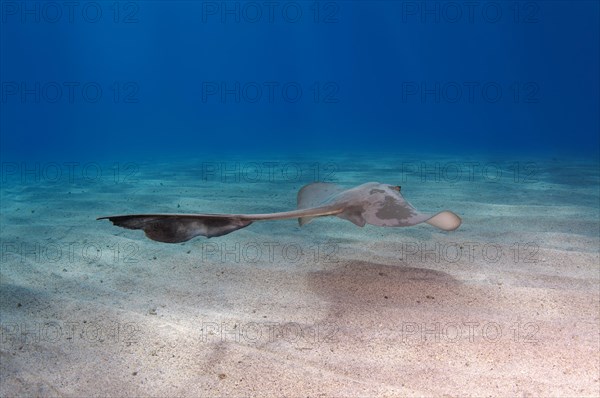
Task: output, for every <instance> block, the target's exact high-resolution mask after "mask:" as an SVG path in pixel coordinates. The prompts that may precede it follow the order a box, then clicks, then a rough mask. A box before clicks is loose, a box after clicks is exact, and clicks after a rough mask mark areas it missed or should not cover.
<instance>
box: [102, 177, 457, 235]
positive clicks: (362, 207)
mask: <svg viewBox="0 0 600 398" xmlns="http://www.w3.org/2000/svg"><path fill="white" fill-rule="evenodd" d="M323 216H337V217H339V218H343V219H345V220H348V221H351V222H353V223H354V224H356V225H358V226H360V227H363V226H364V225H365V224H371V225H377V226H380V227H406V226H411V225H416V224H420V223H423V222H426V223H428V224H430V225H433V226H435V227H437V228H439V229H442V230H445V231H452V230H455V229H456V228H458V227H459V226H460V224H461V220H460V218H459V217H458V216H457V215H456V214H454V213H452V212H451V211H442V212H439V213H437V214H434V215H429V214H423V213H420V212H419V211H418V210H417V209H415V208H414V207H413V206H412V205H411V204H410V203H409V202H407V201H406V200H405V199H404V197H403V196H402V194H401V193H400V187H398V186H394V185H386V184H380V183H378V182H368V183H366V184H362V185H359V186H357V187H355V188H351V189H344V188H342V187H340V186H339V185H336V184H331V183H323V182H317V183H313V184H308V185H306V186H304V187H302V189H300V191H299V192H298V209H297V210H292V211H285V212H279V213H266V214H130V215H121V216H108V217H100V218H98V219H99V220H101V219H109V220H110V221H112V223H113V224H114V225H117V226H119V227H123V228H128V229H141V230H143V231H144V232H145V233H146V236H147V237H148V238H150V239H153V240H156V241H159V242H166V243H179V242H185V241H188V240H190V239H192V238H194V237H196V236H206V237H208V238H211V237H215V236H222V235H226V234H228V233H230V232H233V231H236V230H238V229H241V228H244V227H247V226H248V225H250V224H252V223H253V222H255V221H266V220H285V219H290V218H297V219H298V222H299V223H300V225H301V226H302V225H305V224H307V223H309V222H310V221H311V220H312V219H314V218H315V217H323Z"/></svg>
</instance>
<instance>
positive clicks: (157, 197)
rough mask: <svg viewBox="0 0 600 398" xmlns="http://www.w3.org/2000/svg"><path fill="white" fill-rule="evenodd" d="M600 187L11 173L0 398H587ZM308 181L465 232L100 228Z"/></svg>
mask: <svg viewBox="0 0 600 398" xmlns="http://www.w3.org/2000/svg"><path fill="white" fill-rule="evenodd" d="M265 163H268V164H265ZM57 165H58V166H57ZM115 166H118V167H119V171H118V172H116V174H115V170H116V169H115ZM223 166H225V168H226V169H227V173H225V174H224V175H222V174H221V173H220V170H221V168H222V167H223ZM423 166H424V167H425V169H424V170H423V173H421V172H420V170H419V168H421V167H423ZM438 166H439V168H438ZM37 167H39V169H36V168H37ZM84 167H85V172H84ZM598 169H599V165H598V163H597V161H593V160H585V159H567V158H551V157H547V158H527V157H515V158H510V157H508V156H497V157H487V158H483V157H475V156H464V157H460V158H450V157H443V156H439V157H436V156H427V157H424V156H417V155H404V154H396V155H386V156H384V155H381V154H373V155H372V156H366V155H364V156H362V157H360V158H356V157H352V156H322V157H320V158H315V157H312V158H310V157H301V156H298V157H296V158H290V157H288V158H277V157H273V156H266V157H264V158H261V157H256V158H252V159H250V158H246V159H243V158H233V157H231V158H227V159H224V158H217V157H210V156H205V157H198V158H195V159H191V158H190V159H186V160H180V159H164V160H154V161H145V162H131V161H120V162H118V163H117V164H116V165H115V164H113V163H110V162H108V163H106V162H104V163H103V162H79V163H78V165H74V166H67V165H65V164H64V162H37V163H36V162H35V161H34V162H25V163H20V162H16V163H5V164H3V175H2V191H1V210H2V211H1V218H0V222H1V226H2V230H1V238H2V242H1V245H2V246H1V249H2V253H1V254H2V263H1V265H2V267H1V281H0V283H1V284H0V299H1V300H0V310H1V318H0V322H1V330H2V336H1V338H2V340H1V345H0V360H1V363H0V375H1V381H0V396H3V397H8V396H73V397H75V396H77V397H80V396H570V397H572V396H600V382H599V374H600V364H599V361H600V343H599V339H600V334H599V329H600V326H599V324H600V305H599V302H600V297H599V295H600V293H599V289H600V286H599V285H600V284H599V278H600V270H599V263H600V261H599V245H600V242H599V225H600V224H599V187H600V176H599V171H598ZM26 170H29V171H28V172H25V173H22V172H24V171H26ZM32 170H33V171H32ZM57 170H61V171H60V172H61V174H60V175H58V174H57ZM98 170H100V171H101V172H102V175H101V176H97V171H98ZM71 171H73V173H71ZM258 171H260V173H259V172H258ZM315 179H319V180H324V181H329V182H332V181H333V182H337V183H339V184H342V185H345V186H348V187H351V186H353V185H358V184H361V183H364V182H368V181H379V182H385V183H390V184H394V185H402V193H403V195H404V197H405V198H406V199H407V200H409V201H410V202H411V203H412V204H413V205H414V206H415V207H417V208H418V209H420V210H421V211H427V212H435V211H439V210H442V209H449V210H452V211H454V212H456V213H458V214H459V215H460V216H461V217H462V219H463V225H462V226H461V227H460V228H459V229H458V230H457V231H455V232H452V233H446V232H440V231H437V230H436V229H434V228H433V227H431V226H429V225H420V226H416V227H411V228H378V227H374V226H366V227H364V228H359V227H356V226H355V225H353V224H351V223H349V222H348V221H345V220H341V219H338V218H322V219H317V220H315V221H313V222H312V223H311V224H309V225H306V226H304V227H302V228H300V227H299V226H298V224H297V222H295V221H294V220H288V221H273V222H263V223H255V224H253V225H251V226H249V227H247V228H245V229H242V230H240V231H237V232H234V233H232V234H230V235H227V236H223V237H220V238H212V239H206V238H203V237H199V238H196V239H194V240H191V241H189V242H186V243H184V244H174V245H170V244H163V243H159V242H154V241H151V240H148V239H146V238H145V237H144V236H143V233H142V232H141V231H130V230H125V229H121V228H117V227H114V226H112V225H111V224H110V223H109V222H108V221H96V220H95V219H96V217H98V216H102V215H111V214H123V213H144V212H187V213H193V212H235V213H254V212H257V213H264V212H270V211H283V210H290V209H293V208H295V203H296V192H297V191H298V189H299V188H300V187H301V186H302V185H304V184H306V183H309V182H311V181H313V180H315ZM436 180H439V181H436Z"/></svg>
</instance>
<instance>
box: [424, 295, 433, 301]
mask: <svg viewBox="0 0 600 398" xmlns="http://www.w3.org/2000/svg"><path fill="white" fill-rule="evenodd" d="M425 297H427V298H428V299H430V300H433V299H435V297H433V296H430V295H427V296H425Z"/></svg>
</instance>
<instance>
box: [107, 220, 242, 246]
mask: <svg viewBox="0 0 600 398" xmlns="http://www.w3.org/2000/svg"><path fill="white" fill-rule="evenodd" d="M102 219H108V220H110V221H111V222H112V223H113V224H114V225H116V226H119V227H123V228H127V229H141V230H143V231H144V233H145V234H146V236H147V237H148V238H150V239H152V240H156V241H158V242H165V243H180V242H186V241H188V240H190V239H192V238H194V237H196V236H199V235H202V236H206V237H207V238H212V237H214V236H222V235H226V234H228V233H230V232H233V231H236V230H238V229H241V228H244V227H247V226H248V225H250V224H252V220H243V219H240V218H239V217H235V216H216V215H184V214H131V215H123V216H109V217H100V218H98V220H102Z"/></svg>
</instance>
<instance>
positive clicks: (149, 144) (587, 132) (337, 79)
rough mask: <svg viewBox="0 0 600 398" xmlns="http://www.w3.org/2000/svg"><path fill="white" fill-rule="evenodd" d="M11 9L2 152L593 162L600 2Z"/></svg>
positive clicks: (2, 67)
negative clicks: (398, 155)
mask: <svg viewBox="0 0 600 398" xmlns="http://www.w3.org/2000/svg"><path fill="white" fill-rule="evenodd" d="M69 4H70V3H67V4H65V3H62V2H56V3H54V2H12V1H2V3H1V13H2V14H1V19H0V20H1V38H0V43H1V56H0V73H1V82H2V87H1V96H0V100H1V107H2V108H1V125H0V127H1V148H0V151H1V155H2V158H3V159H5V160H19V159H28V160H30V159H46V160H47V159H61V160H62V159H75V158H76V159H111V158H113V157H115V158H123V157H126V158H128V159H137V158H141V157H144V158H147V157H153V156H161V155H169V156H181V157H188V156H198V154H200V153H210V154H212V155H215V154H220V153H238V154H241V153H273V152H275V153H290V154H293V153H300V152H303V153H310V152H318V151H332V152H350V153H352V152H355V153H361V152H364V151H369V150H375V151H379V150H384V151H393V152H403V151H407V152H411V153H419V152H421V151H422V152H427V153H449V154H453V153H455V154H460V153H479V154H481V153H500V154H521V155H523V154H525V155H538V154H548V155H551V156H555V155H560V154H568V155H571V156H573V155H575V156H578V157H579V156H582V157H596V158H597V156H598V151H599V149H598V148H599V145H600V144H599V131H600V126H599V108H600V103H599V92H600V87H599V77H598V76H599V73H598V71H599V70H600V64H599V48H600V45H599V44H600V43H599V38H600V30H599V17H598V16H599V12H600V5H599V3H598V2H597V1H534V2H519V1H516V2H505V1H501V2H471V3H469V2H466V3H465V2H427V3H424V2H420V1H419V2H413V1H379V2H367V1H334V2H324V1H323V2H307V1H292V2H275V3H272V4H271V3H268V2H266V3H265V2H231V1H230V2H200V1H197V2H195V1H174V2H166V1H143V2H109V1H100V2H79V3H76V4H75V5H69Z"/></svg>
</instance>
